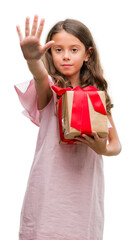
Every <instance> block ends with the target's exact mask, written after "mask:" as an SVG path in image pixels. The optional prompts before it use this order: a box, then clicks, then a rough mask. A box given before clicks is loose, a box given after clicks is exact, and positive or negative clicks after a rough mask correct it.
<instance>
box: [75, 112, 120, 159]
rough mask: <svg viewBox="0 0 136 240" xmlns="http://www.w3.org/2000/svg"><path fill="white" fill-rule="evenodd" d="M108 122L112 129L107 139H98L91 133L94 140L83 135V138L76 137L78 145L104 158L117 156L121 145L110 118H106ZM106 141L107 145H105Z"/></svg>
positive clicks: (94, 133) (95, 134)
mask: <svg viewBox="0 0 136 240" xmlns="http://www.w3.org/2000/svg"><path fill="white" fill-rule="evenodd" d="M108 118H109V121H110V123H111V125H112V129H111V130H110V131H109V135H108V138H107V137H105V138H100V137H99V136H98V135H97V133H96V132H93V133H92V135H93V136H94V139H92V138H91V137H90V136H88V135H85V134H83V135H82V136H83V138H80V137H77V138H76V139H78V140H79V143H78V144H85V145H87V146H89V147H90V148H92V149H93V150H94V151H95V152H96V153H97V154H100V155H105V156H114V155H118V154H119V153H120V152H121V143H120V141H119V137H118V134H117V131H116V128H115V125H114V122H113V119H112V116H111V115H110V116H108ZM107 140H108V141H109V143H108V144H107Z"/></svg>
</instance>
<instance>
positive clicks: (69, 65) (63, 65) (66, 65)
mask: <svg viewBox="0 0 136 240" xmlns="http://www.w3.org/2000/svg"><path fill="white" fill-rule="evenodd" d="M61 66H62V67H64V68H67V67H71V66H72V65H71V64H62V65H61Z"/></svg>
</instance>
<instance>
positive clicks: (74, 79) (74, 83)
mask: <svg viewBox="0 0 136 240" xmlns="http://www.w3.org/2000/svg"><path fill="white" fill-rule="evenodd" d="M69 81H70V82H71V86H72V87H73V88H75V87H77V86H79V87H80V85H81V83H80V78H79V76H78V77H76V76H73V77H69Z"/></svg>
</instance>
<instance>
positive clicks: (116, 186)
mask: <svg viewBox="0 0 136 240" xmlns="http://www.w3.org/2000/svg"><path fill="white" fill-rule="evenodd" d="M134 4H135V3H134V1H133V0H129V1H126V0H103V1H101V0H95V1H94V0H93V1H91V0H88V1H86V0H84V1H76V0H75V1H73V0H69V1H64V0H56V1H53V0H52V1H45V0H44V1H43V0H37V1H35V0H24V1H17V0H11V1H10V0H9V1H7V0H5V1H3V2H2V3H1V6H0V79H1V80H0V109H1V115H0V239H2V240H7V239H10V240H17V239H18V231H19V218H20V211H21V207H22V202H23V197H24V193H25V189H26V184H27V180H28V176H29V171H30V167H31V164H32V161H33V155H34V150H35V145H36V139H37V133H38V127H36V126H35V125H34V124H32V123H31V122H30V121H29V120H28V119H26V118H25V117H24V116H23V115H22V114H21V111H22V110H23V109H22V107H21V105H20V103H19V101H18V98H17V95H16V93H15V91H14V84H17V83H20V82H23V81H27V80H30V79H31V78H32V76H31V74H30V73H29V71H28V69H27V65H26V63H25V60H24V59H23V56H22V53H21V50H20V47H19V40H18V36H17V33H16V25H17V24H19V25H20V26H21V28H22V31H23V30H24V21H25V17H26V16H30V17H31V19H33V16H34V14H38V15H39V16H40V17H44V18H45V28H44V33H43V36H42V39H41V41H42V43H44V39H45V37H46V34H47V33H48V31H49V29H50V28H51V27H52V26H53V25H54V24H55V23H56V22H57V21H59V20H63V19H65V18H75V19H78V20H80V21H82V22H83V23H84V24H86V25H87V26H88V28H89V29H90V30H91V32H92V35H93V37H94V40H95V42H96V45H97V48H98V51H99V54H100V59H101V64H102V67H103V69H104V76H105V78H106V80H107V81H108V83H109V92H110V95H111V98H112V101H113V103H114V109H113V111H112V114H113V119H114V121H115V125H116V127H117V131H118V134H119V137H120V140H121V143H122V152H121V154H120V155H118V156H116V157H104V174H105V228H104V240H122V239H123V240H128V239H131V240H134V239H136V230H135V229H136V220H135V218H136V191H135V189H136V156H135V155H136V154H135V151H136V140H135V135H136V114H135V109H136V107H135V104H136V100H135V99H136V98H135V95H136V91H135V86H136V84H135V81H136V60H135V59H136V27H135V23H136V14H135V5H134ZM73 240H74V239H73Z"/></svg>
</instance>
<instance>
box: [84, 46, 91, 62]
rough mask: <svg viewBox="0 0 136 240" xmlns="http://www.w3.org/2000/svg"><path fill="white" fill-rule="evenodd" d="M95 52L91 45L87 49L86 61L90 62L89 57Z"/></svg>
mask: <svg viewBox="0 0 136 240" xmlns="http://www.w3.org/2000/svg"><path fill="white" fill-rule="evenodd" d="M92 53H93V48H92V47H89V49H88V50H87V51H86V56H85V60H84V61H85V62H88V59H89V58H90V57H91V55H92Z"/></svg>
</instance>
